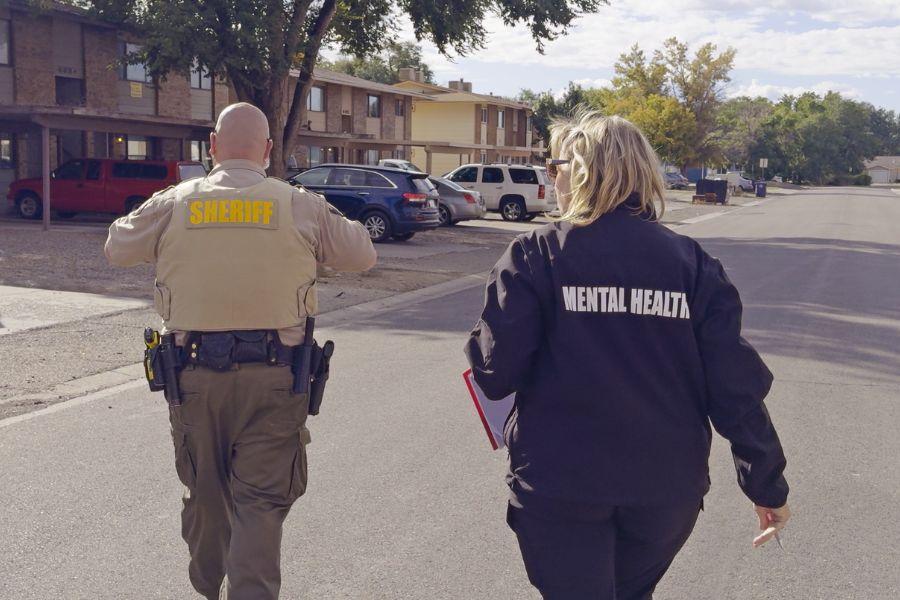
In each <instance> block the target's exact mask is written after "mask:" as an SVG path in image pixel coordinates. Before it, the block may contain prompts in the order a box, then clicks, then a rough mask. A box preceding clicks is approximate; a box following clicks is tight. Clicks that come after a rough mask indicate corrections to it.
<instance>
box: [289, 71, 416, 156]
mask: <svg viewBox="0 0 900 600" xmlns="http://www.w3.org/2000/svg"><path fill="white" fill-rule="evenodd" d="M428 99H429V98H428V96H426V95H425V94H420V93H418V92H415V91H409V90H403V89H398V88H395V87H393V86H390V85H385V84H381V83H376V82H374V81H369V80H366V79H360V78H359V77H353V76H351V75H346V74H344V73H336V72H334V71H328V70H325V69H319V68H317V69H315V71H314V73H313V87H312V89H311V90H310V94H309V97H308V99H307V103H306V107H307V122H306V123H305V124H304V125H303V126H302V131H301V132H300V136H299V140H298V147H297V148H296V149H295V151H294V159H295V163H296V166H297V167H310V166H315V165H317V164H321V163H324V162H343V163H351V164H377V163H378V161H379V160H380V159H382V158H405V159H409V158H410V156H411V154H410V143H411V141H412V138H411V135H412V126H411V123H412V112H413V111H412V106H413V102H414V101H422V102H427V101H428Z"/></svg>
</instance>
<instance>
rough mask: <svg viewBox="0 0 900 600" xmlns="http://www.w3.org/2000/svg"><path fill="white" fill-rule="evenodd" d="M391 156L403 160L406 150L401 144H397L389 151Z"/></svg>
mask: <svg viewBox="0 0 900 600" xmlns="http://www.w3.org/2000/svg"><path fill="white" fill-rule="evenodd" d="M391 158H394V159H397V160H405V159H406V151H405V150H404V149H403V146H397V148H396V149H395V150H393V151H392V152H391Z"/></svg>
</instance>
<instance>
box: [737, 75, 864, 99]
mask: <svg viewBox="0 0 900 600" xmlns="http://www.w3.org/2000/svg"><path fill="white" fill-rule="evenodd" d="M805 92H815V93H817V94H819V95H822V94H825V93H826V92H839V93H840V94H841V95H842V96H844V97H845V98H854V99H858V98H861V97H862V93H861V92H860V91H859V90H858V89H856V88H855V87H853V86H850V85H847V84H845V83H839V82H836V81H821V82H819V83H817V84H815V85H810V86H789V85H775V84H771V83H760V82H759V81H758V80H756V79H752V80H751V81H750V83H748V84H744V85H739V86H735V87H733V88H732V89H731V90H729V93H728V97H730V98H734V97H736V96H750V97H751V98H755V97H757V96H763V97H764V98H768V99H769V100H778V99H779V98H781V97H782V96H784V95H791V96H799V95H800V94H803V93H805Z"/></svg>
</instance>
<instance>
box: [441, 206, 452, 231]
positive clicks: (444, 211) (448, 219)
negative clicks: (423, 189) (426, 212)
mask: <svg viewBox="0 0 900 600" xmlns="http://www.w3.org/2000/svg"><path fill="white" fill-rule="evenodd" d="M438 215H439V216H440V218H441V227H449V226H450V225H453V217H452V215H451V214H450V209H449V208H447V207H446V206H444V205H443V204H441V205H440V206H438Z"/></svg>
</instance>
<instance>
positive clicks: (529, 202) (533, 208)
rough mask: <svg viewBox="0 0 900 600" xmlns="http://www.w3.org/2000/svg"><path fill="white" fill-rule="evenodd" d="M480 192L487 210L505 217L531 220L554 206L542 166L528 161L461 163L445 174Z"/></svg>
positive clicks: (467, 187) (548, 182)
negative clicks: (488, 163) (524, 163)
mask: <svg viewBox="0 0 900 600" xmlns="http://www.w3.org/2000/svg"><path fill="white" fill-rule="evenodd" d="M444 177H445V178H447V179H449V180H450V181H452V182H454V183H456V184H458V185H461V186H462V187H464V188H466V189H470V190H475V191H477V192H480V193H481V197H482V198H484V204H485V207H486V208H487V209H488V210H492V211H499V212H500V214H501V215H502V216H503V219H504V220H506V221H530V220H531V219H533V218H535V217H536V216H538V215H539V214H541V213H545V212H550V211H554V210H556V190H554V189H553V184H551V183H550V179H549V178H548V177H547V172H546V170H545V169H542V168H540V167H531V166H527V165H504V164H494V165H476V164H473V165H463V166H461V167H457V168H455V169H453V170H452V171H450V172H449V173H447V175H445V176H444Z"/></svg>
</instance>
